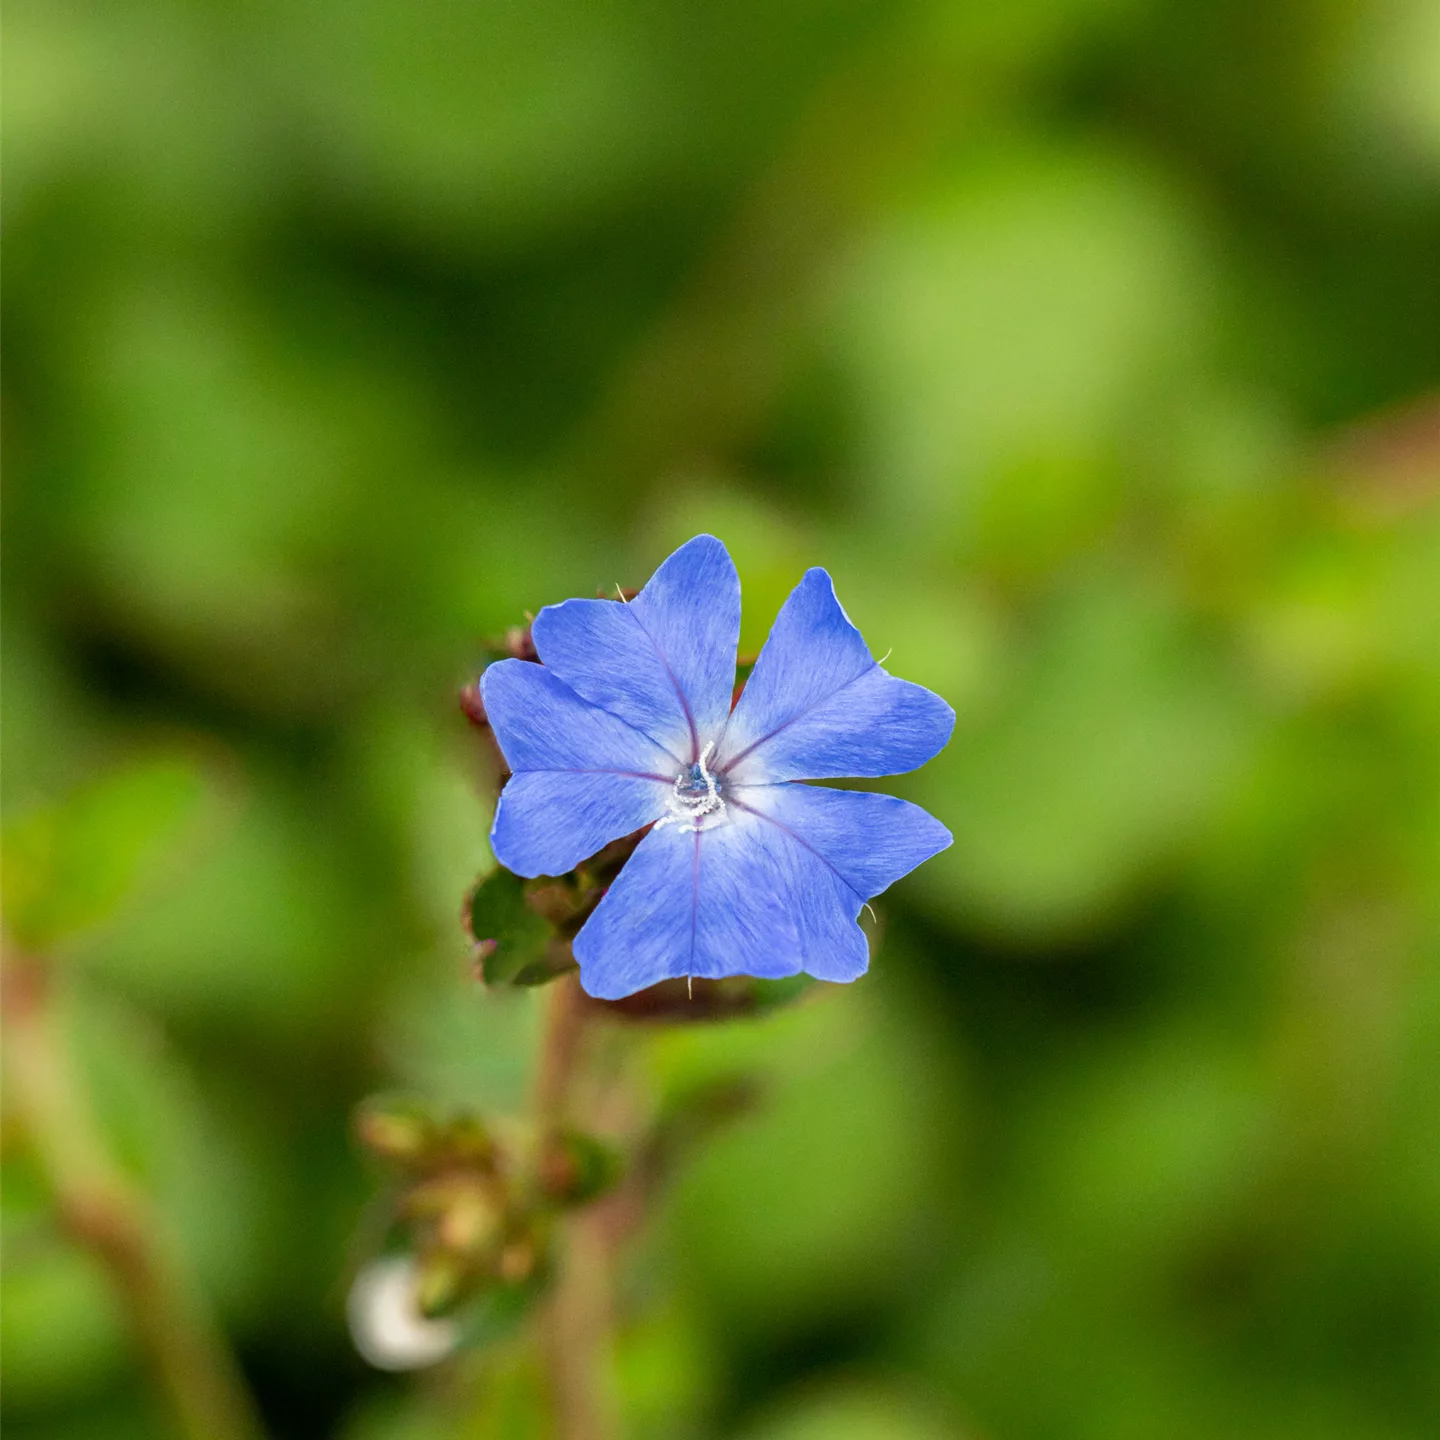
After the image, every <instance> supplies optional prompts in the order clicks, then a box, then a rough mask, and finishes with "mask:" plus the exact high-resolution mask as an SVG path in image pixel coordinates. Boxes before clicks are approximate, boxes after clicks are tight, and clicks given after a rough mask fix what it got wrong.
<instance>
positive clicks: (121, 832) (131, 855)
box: [3, 759, 205, 951]
mask: <svg viewBox="0 0 1440 1440" xmlns="http://www.w3.org/2000/svg"><path fill="white" fill-rule="evenodd" d="M204 789H205V787H204V781H203V778H202V776H201V774H200V771H199V770H198V769H197V768H196V766H195V765H194V764H192V763H191V762H189V761H187V760H182V759H157V760H151V761H146V762H142V763H139V764H136V765H132V766H131V767H129V768H128V769H124V770H120V771H117V772H115V773H114V774H111V775H107V776H105V777H104V778H102V779H100V780H97V781H94V782H93V783H91V784H90V785H87V786H85V787H84V788H83V789H81V790H78V791H76V792H75V793H74V794H73V795H71V796H69V797H68V798H67V799H65V800H63V801H61V802H59V803H58V804H55V805H51V806H48V807H46V808H44V809H41V810H36V811H32V812H30V813H29V814H26V815H22V816H19V817H17V818H16V819H14V820H11V821H7V823H6V825H5V828H4V832H3V834H4V838H3V852H4V854H3V863H4V869H5V901H6V917H5V918H6V924H7V925H8V926H9V928H10V931H11V933H12V934H13V935H14V936H15V938H16V940H17V941H18V942H19V943H20V944H21V945H23V946H25V947H27V948H29V949H33V950H37V951H43V950H46V949H48V948H50V947H51V946H53V945H54V944H56V943H57V942H59V941H61V940H64V939H66V938H68V937H69V936H71V935H73V934H75V933H77V932H79V931H82V930H86V929H89V928H90V927H91V926H94V925H97V924H100V923H101V922H103V921H105V920H108V919H110V918H111V916H113V915H114V914H115V913H116V912H117V911H118V910H119V909H120V907H121V905H122V904H123V903H124V902H125V901H126V900H127V899H128V898H129V897H130V895H131V894H132V892H133V891H134V890H135V889H136V888H137V887H138V886H139V885H140V884H141V883H142V882H143V881H144V880H145V879H146V878H147V877H148V875H149V873H150V872H151V870H152V869H153V867H154V865H155V862H156V861H157V860H158V859H159V858H161V857H163V856H164V855H165V853H166V852H167V851H170V850H172V849H173V847H175V846H176V845H177V844H178V842H179V839H180V837H181V834H182V833H183V830H184V828H185V826H186V824H187V822H189V821H190V820H192V819H193V817H194V815H195V813H196V810H197V809H198V806H199V803H200V801H201V799H202V797H203V795H204Z"/></svg>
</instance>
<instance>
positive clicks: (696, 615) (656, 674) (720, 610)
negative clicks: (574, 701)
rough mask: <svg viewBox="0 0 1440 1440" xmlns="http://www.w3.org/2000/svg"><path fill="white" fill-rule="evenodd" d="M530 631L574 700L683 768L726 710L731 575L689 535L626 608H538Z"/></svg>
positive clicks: (730, 675) (731, 648)
mask: <svg viewBox="0 0 1440 1440" xmlns="http://www.w3.org/2000/svg"><path fill="white" fill-rule="evenodd" d="M531 634H532V635H533V637H534V640H535V649H536V650H537V652H538V653H539V655H540V658H541V659H542V660H543V661H544V662H545V664H546V665H547V666H548V667H549V668H550V669H551V670H553V671H554V672H555V674H556V675H557V676H559V678H560V679H561V680H563V681H564V682H565V683H566V684H567V685H569V686H570V687H571V689H573V690H574V691H575V692H576V693H577V694H579V695H581V696H583V697H584V698H585V699H586V700H589V701H590V702H591V703H592V704H594V705H599V706H601V707H602V708H604V709H606V710H608V711H610V712H611V713H612V714H614V715H618V716H619V717H620V718H621V719H623V720H626V721H628V722H629V723H630V724H631V725H634V726H636V727H637V728H638V729H640V730H643V731H645V733H646V734H648V735H650V736H652V737H653V738H654V739H655V740H656V741H658V742H659V743H660V744H662V745H664V746H665V747H666V749H667V750H669V751H670V752H671V754H673V755H675V756H676V757H677V760H678V759H681V758H683V760H684V761H685V763H687V764H688V763H690V762H693V761H694V760H696V759H698V758H699V756H700V752H701V750H702V749H703V748H704V746H705V744H706V742H707V741H708V740H710V739H713V738H714V737H715V736H716V735H718V734H719V731H720V728H721V727H722V726H723V725H724V723H725V719H726V717H727V716H728V715H729V713H730V696H731V693H732V691H733V689H734V686H735V648H736V645H737V644H738V643H739V638H740V577H739V576H738V575H737V574H736V573H735V566H734V563H733V562H732V561H731V559H730V556H729V554H728V553H727V552H726V549H725V547H724V546H723V545H722V544H721V543H720V542H719V541H718V540H717V539H715V537H714V536H713V535H698V536H696V537H695V539H693V540H691V541H689V542H688V543H687V544H685V545H682V546H681V547H680V548H679V549H678V550H677V551H676V552H675V553H674V554H673V555H672V556H670V558H669V559H668V560H666V561H665V563H664V564H663V565H661V567H660V568H659V569H658V570H657V571H656V572H655V573H654V575H652V576H651V577H650V583H649V584H648V585H646V587H645V588H644V589H643V590H642V591H641V592H640V593H639V595H637V596H636V597H635V599H633V600H632V601H630V603H629V604H628V605H627V604H623V603H620V602H618V601H614V600H566V601H565V602H564V603H563V604H560V605H547V606H546V607H545V608H544V609H543V610H542V611H541V612H540V613H539V614H538V615H537V616H536V617H535V623H534V625H533V626H532V627H531Z"/></svg>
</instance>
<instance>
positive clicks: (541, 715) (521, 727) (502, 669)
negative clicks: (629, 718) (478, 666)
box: [480, 660, 679, 784]
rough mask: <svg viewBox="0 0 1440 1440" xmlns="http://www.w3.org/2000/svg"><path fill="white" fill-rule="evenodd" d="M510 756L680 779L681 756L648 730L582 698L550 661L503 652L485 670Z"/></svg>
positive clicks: (490, 713)
mask: <svg viewBox="0 0 1440 1440" xmlns="http://www.w3.org/2000/svg"><path fill="white" fill-rule="evenodd" d="M480 694H481V696H482V698H483V699H484V701H485V714H486V716H487V718H488V719H489V721H490V724H491V726H492V728H493V729H494V731H495V738H496V740H498V741H499V742H500V750H501V753H502V754H503V755H504V756H505V763H506V764H507V765H509V767H510V768H511V770H513V771H514V772H515V773H516V774H517V775H518V774H519V773H520V772H521V771H524V770H588V771H595V770H613V771H618V772H621V773H623V774H640V775H652V776H655V777H657V778H659V779H662V780H664V781H666V783H667V784H668V783H671V782H673V780H674V778H675V775H676V774H677V773H678V769H679V761H677V760H676V758H675V757H674V756H673V755H671V754H670V753H669V752H668V751H667V750H666V749H665V748H664V746H662V745H659V744H657V743H656V742H655V741H654V740H652V739H651V738H650V737H649V736H648V735H646V734H645V733H644V732H643V731H641V730H637V729H636V728H635V727H634V726H633V725H630V724H627V723H626V722H625V721H624V720H622V719H621V718H620V717H619V716H616V715H612V714H610V713H609V712H608V711H606V710H601V709H599V708H598V707H597V706H594V705H591V704H589V703H587V702H586V701H584V700H582V699H581V698H580V696H578V695H577V694H576V693H575V692H574V691H573V690H572V689H571V688H570V687H569V686H568V685H566V684H563V683H562V682H561V681H560V680H559V679H558V678H557V677H556V676H555V675H554V674H552V673H551V671H550V670H549V669H548V668H547V667H546V666H544V665H536V664H535V663H534V662H533V661H530V660H500V661H497V662H496V663H495V664H494V665H491V666H489V667H488V668H487V669H486V671H485V673H484V674H483V675H482V676H481V677H480Z"/></svg>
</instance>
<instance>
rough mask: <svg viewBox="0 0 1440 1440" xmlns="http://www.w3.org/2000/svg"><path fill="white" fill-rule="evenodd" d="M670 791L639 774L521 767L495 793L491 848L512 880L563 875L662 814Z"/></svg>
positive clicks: (658, 782) (662, 783)
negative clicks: (496, 800) (514, 875)
mask: <svg viewBox="0 0 1440 1440" xmlns="http://www.w3.org/2000/svg"><path fill="white" fill-rule="evenodd" d="M668 793H669V787H668V786H667V785H666V784H665V783H664V781H661V780H654V779H651V778H649V777H648V776H642V775H615V774H610V773H596V772H593V771H592V772H588V773H587V772H585V771H578V770H528V771H525V772H523V773H521V774H519V775H512V776H511V777H510V779H509V781H508V782H507V783H506V785H505V788H504V789H503V790H502V791H501V792H500V799H499V802H498V803H497V805H496V807H495V823H494V825H493V826H492V827H491V830H490V848H491V850H492V851H493V852H494V854H495V858H496V859H497V860H498V861H499V862H500V863H501V864H502V865H503V866H504V867H505V868H506V869H507V870H513V871H514V872H515V874H517V875H526V876H529V877H531V878H533V877H534V876H536V875H563V874H565V872H566V871H567V870H573V869H574V868H575V867H576V866H577V865H578V864H579V863H580V862H581V861H582V860H588V859H589V858H590V856H592V855H593V854H595V852H596V851H597V850H599V849H601V848H602V847H603V846H605V845H608V844H609V843H610V841H612V840H618V839H619V838H620V837H621V836H622V835H630V834H633V833H634V832H635V831H636V830H639V829H640V828H641V827H642V826H645V825H649V824H650V823H651V822H652V821H654V820H658V819H659V818H660V816H661V815H663V814H664V813H665V797H666V795H667V794H668Z"/></svg>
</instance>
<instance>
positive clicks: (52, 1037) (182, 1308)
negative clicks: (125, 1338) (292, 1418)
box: [0, 954, 262, 1440]
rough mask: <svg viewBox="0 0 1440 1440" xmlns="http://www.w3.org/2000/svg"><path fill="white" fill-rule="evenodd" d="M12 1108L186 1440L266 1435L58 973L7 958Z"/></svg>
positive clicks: (2, 978)
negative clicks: (149, 1190) (120, 1136)
mask: <svg viewBox="0 0 1440 1440" xmlns="http://www.w3.org/2000/svg"><path fill="white" fill-rule="evenodd" d="M0 983H3V997H4V1031H5V1075H6V1080H7V1082H8V1088H7V1095H6V1100H7V1108H8V1109H9V1111H10V1114H11V1115H12V1116H13V1117H14V1119H15V1120H16V1122H17V1123H18V1125H19V1127H20V1129H21V1131H22V1133H23V1135H24V1137H25V1139H26V1141H27V1142H28V1144H29V1146H30V1148H31V1150H32V1151H33V1153H34V1155H35V1158H36V1160H37V1162H38V1164H39V1166H40V1169H41V1172H42V1174H43V1176H44V1179H45V1182H46V1184H47V1186H48V1188H49V1189H50V1192H51V1194H52V1195H53V1197H54V1201H55V1204H56V1207H57V1209H58V1211H59V1214H60V1219H61V1222H62V1223H63V1225H64V1226H65V1228H66V1229H67V1230H68V1231H69V1233H70V1234H71V1236H72V1237H73V1238H74V1240H75V1241H76V1243H77V1244H79V1245H81V1246H83V1247H84V1248H85V1249H86V1250H88V1251H90V1253H91V1254H92V1255H94V1256H95V1257H96V1259H97V1260H99V1262H100V1263H101V1264H102V1265H103V1266H104V1267H105V1269H106V1270H107V1271H108V1273H109V1275H110V1278H111V1280H112V1282H113V1283H114V1285H115V1288H116V1291H117V1292H118V1294H119V1296H120V1299H121V1301H122V1303H123V1305H124V1307H125V1310H126V1313H127V1315H128V1316H129V1319H130V1323H131V1327H132V1329H133V1331H134V1334H135V1336H136V1338H137V1340H138V1341H139V1343H140V1346H141V1348H142V1350H143V1352H144V1354H145V1358H146V1360H147V1361H148V1363H149V1365H150V1368H151V1369H152V1371H153V1372H154V1374H155V1377H156V1379H157V1381H158V1383H159V1385H160V1387H161V1389H162V1391H163V1392H164V1394H165V1397H166V1400H167V1401H168V1403H169V1406H170V1408H171V1411H172V1413H173V1415H174V1418H175V1421H176V1424H177V1427H178V1430H179V1433H180V1434H182V1435H183V1436H185V1437H186V1440H259V1437H260V1436H261V1434H262V1431H261V1428H260V1424H259V1421H258V1419H257V1417H256V1414H255V1410H254V1406H253V1404H252V1402H251V1399H250V1396H249V1393H248V1392H247V1390H246V1388H245V1385H244V1382H243V1381H242V1380H241V1378H240V1373H239V1370H238V1368H237V1367H236V1365H235V1362H234V1359H233V1357H232V1356H231V1354H230V1351H229V1349H228V1348H227V1346H226V1344H225V1342H224V1340H223V1338H222V1337H221V1335H220V1332H219V1330H218V1328H217V1327H216V1325H215V1324H214V1322H213V1320H212V1319H211V1317H210V1315H209V1314H208V1313H207V1311H206V1310H205V1307H204V1305H203V1303H202V1302H201V1300H200V1297H199V1296H198V1294H197V1293H196V1290H195V1287H194V1286H193V1284H192V1283H191V1281H190V1278H189V1276H188V1275H187V1273H186V1271H185V1268H184V1266H183V1265H182V1264H181V1262H180V1259H179V1256H178V1255H177V1253H176V1251H175V1249H174V1247H173V1246H172V1244H171V1243H170V1241H169V1239H168V1237H167V1236H166V1234H165V1232H164V1227H163V1225H162V1224H161V1222H160V1217H159V1216H158V1215H156V1214H155V1212H154V1209H153V1207H152V1206H151V1205H150V1203H149V1201H148V1200H147V1198H146V1197H145V1196H144V1195H143V1194H142V1193H141V1192H140V1191H139V1190H138V1189H136V1187H135V1186H134V1185H133V1184H132V1183H131V1182H130V1180H129V1179H128V1178H127V1177H126V1176H125V1175H124V1174H123V1173H122V1172H121V1170H120V1169H119V1167H118V1166H117V1165H116V1163H115V1161H114V1160H113V1159H112V1157H111V1155H110V1153H109V1150H108V1148H107V1146H106V1144H105V1141H104V1138H103V1136H102V1135H101V1133H100V1128H99V1126H98V1124H97V1122H96V1120H95V1116H94V1113H93V1111H92V1109H91V1105H90V1101H89V1097H88V1095H87V1094H86V1093H85V1088H84V1083H83V1081H82V1079H81V1077H80V1075H79V1074H78V1072H77V1070H76V1067H75V1065H74V1063H73V1061H72V1058H71V1055H70V1052H69V1049H68V1047H67V1045H66V1043H65V1041H64V1039H63V1037H62V1035H61V1034H60V1027H59V1021H58V1017H57V1016H56V1013H55V1009H54V1006H53V1005H52V1003H51V1001H52V996H51V987H50V976H49V974H48V973H47V971H46V970H45V968H44V967H43V966H42V965H41V964H39V963H38V962H36V961H33V960H29V959H24V958H21V957H17V956H13V955H9V954H7V955H6V956H5V958H4V962H3V969H0Z"/></svg>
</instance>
